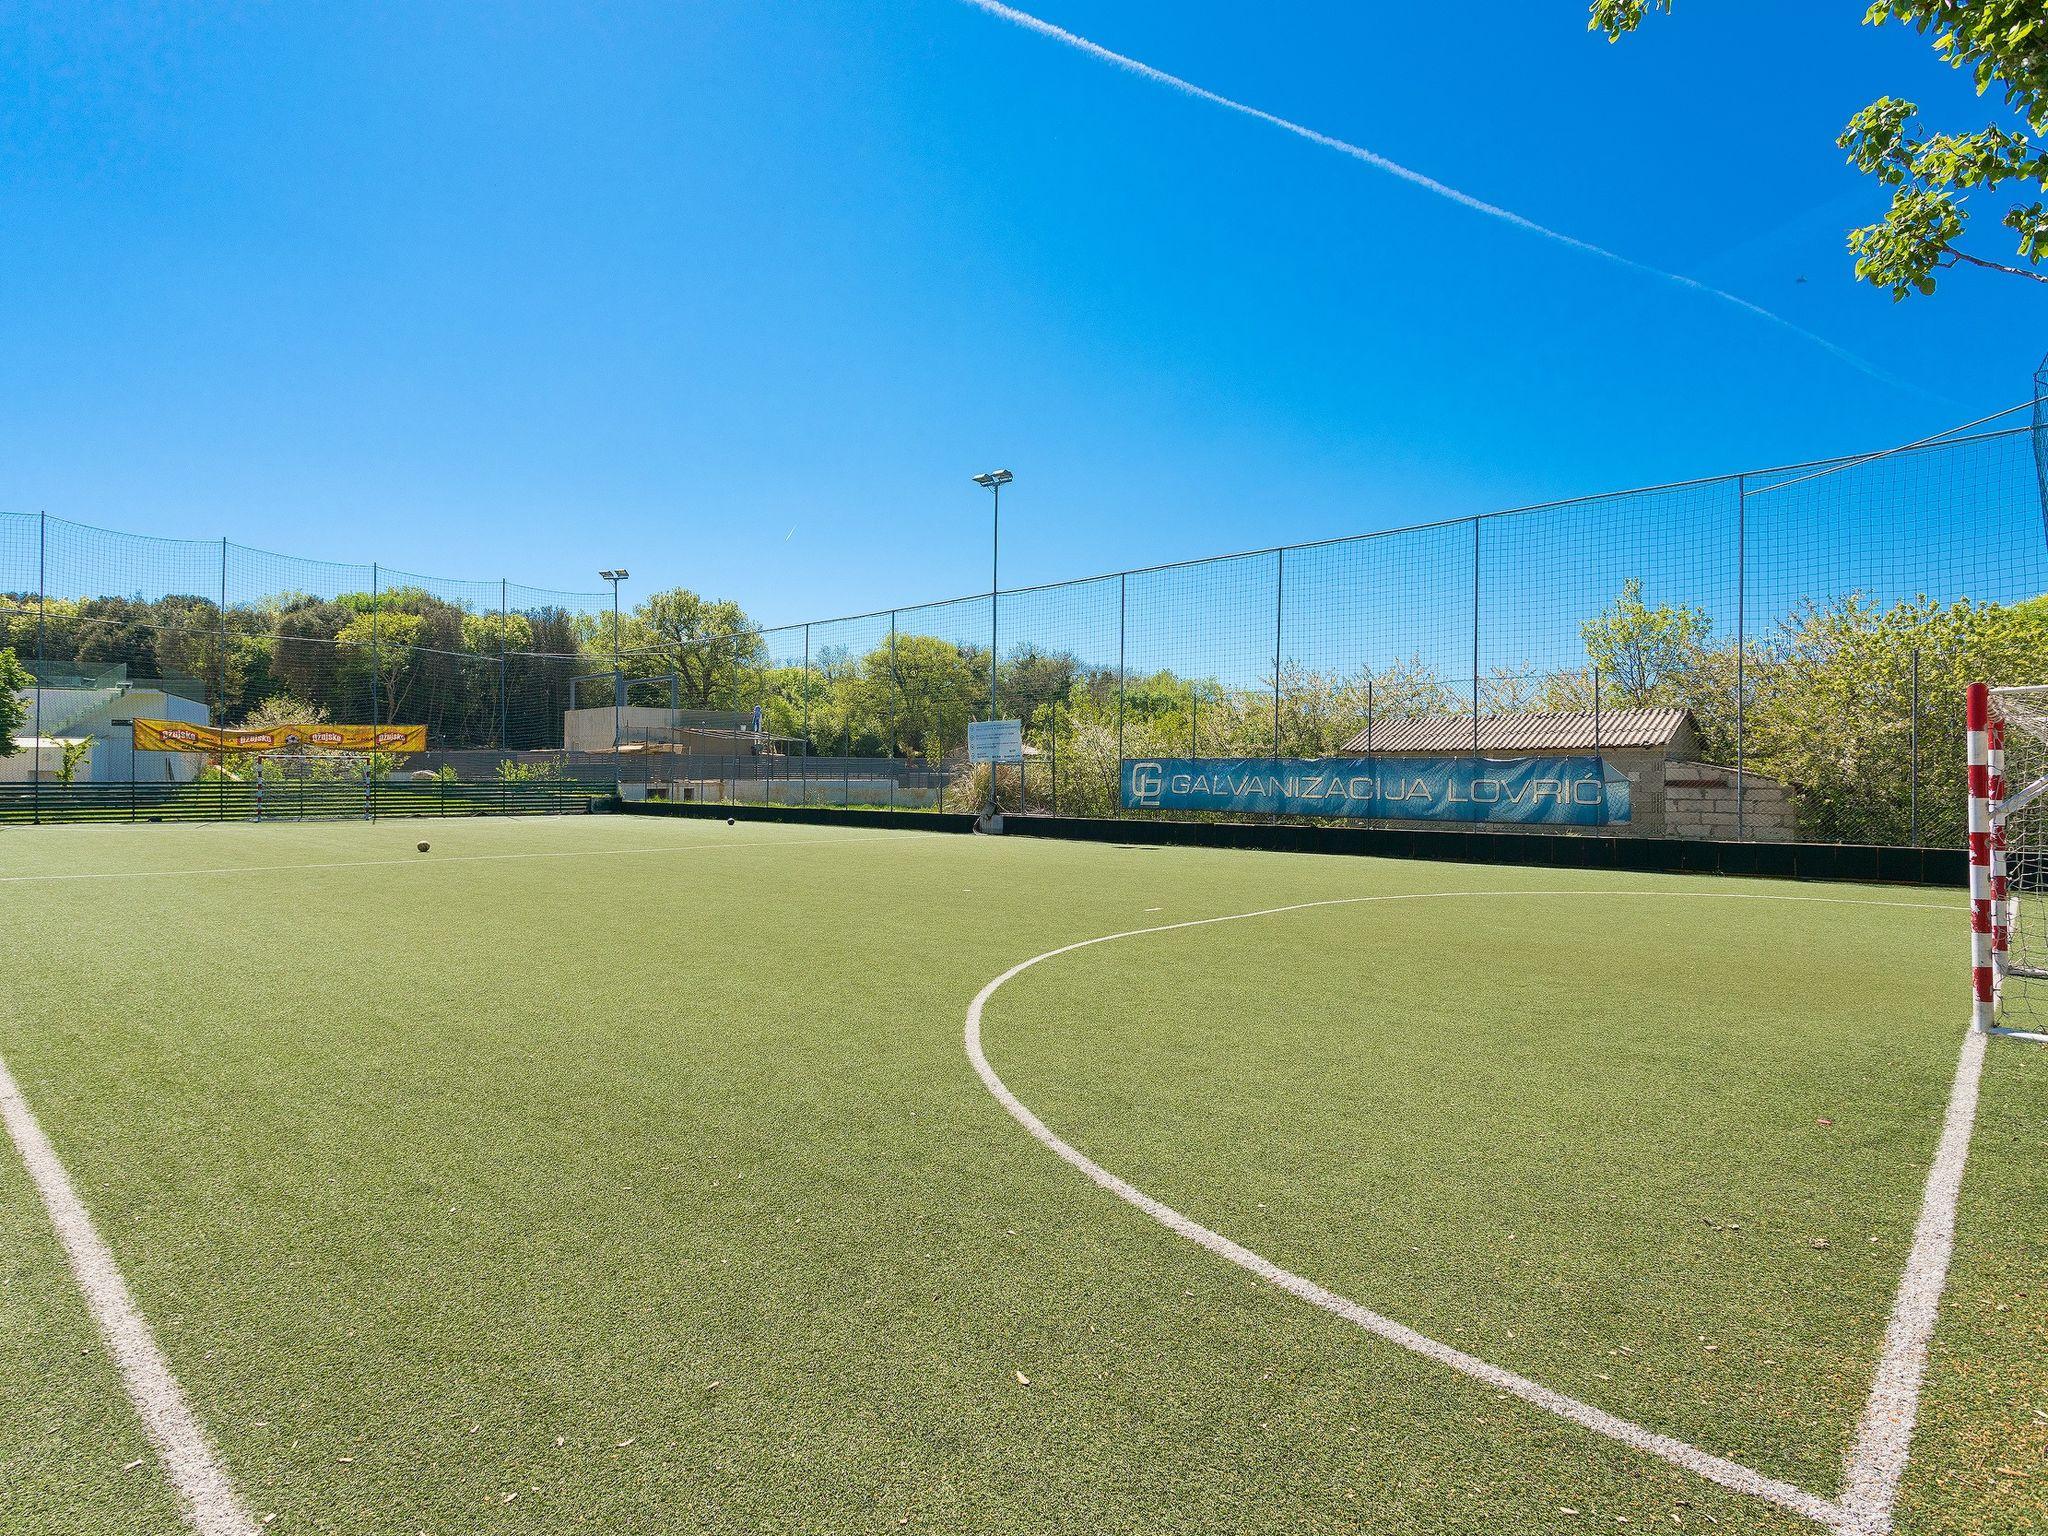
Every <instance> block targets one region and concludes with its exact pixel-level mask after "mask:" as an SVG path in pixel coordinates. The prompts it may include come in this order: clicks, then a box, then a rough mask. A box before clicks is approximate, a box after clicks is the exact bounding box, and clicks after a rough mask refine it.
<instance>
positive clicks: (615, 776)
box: [572, 566, 633, 784]
mask: <svg viewBox="0 0 2048 1536" xmlns="http://www.w3.org/2000/svg"><path fill="white" fill-rule="evenodd" d="M597 574H598V579H599V580H601V581H608V582H610V583H611V584H612V783H613V784H617V783H618V782H619V781H620V777H621V771H620V770H621V768H622V767H623V765H622V764H621V763H620V761H619V728H620V726H619V717H620V714H621V712H622V711H623V710H624V708H625V703H626V671H625V666H624V663H623V662H622V661H621V659H620V644H619V583H620V582H622V581H624V580H625V579H626V578H627V577H628V576H630V575H632V574H633V573H632V572H631V571H629V570H627V569H626V568H625V567H624V566H620V567H619V568H618V569H617V570H615V571H599V572H598V573H597ZM572 702H573V701H572Z"/></svg>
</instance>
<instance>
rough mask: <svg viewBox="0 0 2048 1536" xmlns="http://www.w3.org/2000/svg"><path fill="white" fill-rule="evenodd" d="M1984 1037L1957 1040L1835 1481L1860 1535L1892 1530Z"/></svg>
mask: <svg viewBox="0 0 2048 1536" xmlns="http://www.w3.org/2000/svg"><path fill="white" fill-rule="evenodd" d="M1984 1042H1985V1036H1983V1035H1981V1034H1979V1033H1978V1032H1977V1031H1976V1030H1971V1031H1970V1032H1969V1034H1968V1035H1966V1036H1965V1037H1964V1039H1963V1054H1962V1059H1961V1060H1960V1061H1958V1062H1957V1063H1956V1080H1955V1086H1954V1087H1953V1088H1952V1089H1950V1090H1949V1098H1948V1114H1947V1117H1946V1118H1945V1119H1944V1120H1943V1122H1942V1127H1941V1145H1940V1147H1939V1149H1938V1150H1937V1151H1936V1152H1935V1155H1934V1166H1933V1167H1932V1168H1930V1169H1929V1170H1928V1171H1927V1189H1926V1193H1925V1194H1924V1195H1923V1196H1922V1197H1921V1202H1920V1220H1919V1222H1918V1224H1917V1225H1915V1227H1914V1228H1913V1247H1912V1249H1911V1251H1910V1252H1909V1253H1908V1254H1907V1257H1906V1273H1905V1274H1904V1276H1903V1277H1901V1279H1900V1281H1899V1291H1898V1295H1897V1296H1896V1297H1895V1298H1894V1299H1893V1302H1892V1316H1891V1322H1890V1323H1889V1324H1888V1325H1887V1326H1886V1328H1885V1331H1884V1353H1883V1354H1882V1355H1881V1356H1880V1357H1879V1359H1878V1365H1877V1377H1876V1379H1875V1380H1874V1381H1872V1383H1871V1385H1870V1401H1869V1403H1868V1404H1867V1405H1866V1406H1865V1407H1864V1410H1863V1419H1862V1422H1861V1423H1860V1424H1858V1425H1857V1428H1856V1443H1855V1445H1854V1446H1853V1447H1852V1448H1851V1449H1850V1451H1849V1455H1848V1459H1847V1462H1846V1464H1845V1467H1844V1470H1843V1474H1842V1503H1843V1504H1844V1505H1845V1506H1846V1507H1847V1508H1848V1509H1849V1510H1850V1511H1851V1513H1852V1514H1853V1515H1855V1516H1857V1517H1859V1518H1860V1519H1861V1521H1862V1526H1861V1528H1862V1529H1865V1530H1869V1531H1872V1532H1882V1531H1885V1530H1889V1529H1890V1528H1891V1510H1892V1505H1893V1503H1894V1502H1895V1501H1896V1500H1897V1498H1898V1496H1899V1481H1900V1479H1901V1478H1903V1477H1904V1476H1905V1475H1906V1458H1907V1455H1908V1453H1909V1452H1910V1451H1911V1449H1912V1444H1913V1424H1914V1420H1915V1418H1916V1417H1917V1416H1918V1414H1919V1409H1920V1384H1921V1382H1922V1380H1923V1379H1924V1378H1925V1377H1926V1375H1927V1345H1928V1341H1929V1340H1930V1339H1932V1338H1933V1337H1934V1316H1935V1312H1936V1310H1937V1309H1938V1308H1939V1307H1940V1305H1941V1291H1942V1286H1943V1285H1944V1284H1945V1283H1946V1281H1947V1279H1948V1264H1949V1258H1950V1255H1951V1254H1953V1252H1954V1251H1955V1236H1956V1200H1957V1197H1958V1196H1959V1195H1960V1194H1961V1193H1962V1188H1963V1165H1964V1163H1965V1162H1966V1161H1967V1160H1968V1158H1969V1155H1970V1133H1971V1129H1972V1127H1973V1126H1974V1125H1975V1124H1976V1120H1977V1085H1978V1082H1979V1080H1980V1079H1981V1078H1982V1077H1983V1075H1984Z"/></svg>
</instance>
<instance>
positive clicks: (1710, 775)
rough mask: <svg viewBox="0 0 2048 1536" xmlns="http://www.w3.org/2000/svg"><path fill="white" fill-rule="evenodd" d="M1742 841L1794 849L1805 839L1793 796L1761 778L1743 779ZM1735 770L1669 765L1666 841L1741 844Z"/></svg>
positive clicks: (1666, 775) (1705, 765) (1749, 776)
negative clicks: (1793, 843)
mask: <svg viewBox="0 0 2048 1536" xmlns="http://www.w3.org/2000/svg"><path fill="white" fill-rule="evenodd" d="M1740 820H1741V836H1742V837H1743V838H1745V839H1746V840H1748V841H1750V842H1758V843H1788V842H1791V841H1792V840H1793V839H1794V838H1796V837H1797V836H1798V834H1799V807H1798V804H1797V803H1796V802H1795V801H1794V800H1793V798H1792V792H1791V791H1790V790H1788V789H1787V788H1786V787H1785V786H1784V785H1782V784H1780V783H1779V782H1778V781H1777V780H1775V779H1767V778H1764V777H1763V776H1761V775H1760V774H1754V773H1745V774H1743V776H1742V815H1741V818H1740ZM1736 822H1737V817H1736V814H1735V770H1734V769H1733V768H1723V767H1719V766H1717V765H1715V764H1712V763H1666V764H1665V765H1664V826H1663V835H1664V836H1666V837H1695V838H1705V839H1708V840H1710V841H1717V842H1726V841H1731V840H1732V839H1734V838H1735V836H1736V835H1737V834H1736Z"/></svg>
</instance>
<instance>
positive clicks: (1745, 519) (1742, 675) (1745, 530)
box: [1735, 475, 1749, 842]
mask: <svg viewBox="0 0 2048 1536" xmlns="http://www.w3.org/2000/svg"><path fill="white" fill-rule="evenodd" d="M1748 660H1749V477H1748V476H1747V475H1737V476H1736V477H1735V840H1736V841H1737V842H1740V841H1742V833H1743V824H1742V802H1743V799H1744V796H1743V793H1742V771H1743V766H1744V764H1743V746H1744V741H1743V725H1744V721H1743V715H1744V712H1745V710H1746V708H1747V706H1748V693H1749V677H1748Z"/></svg>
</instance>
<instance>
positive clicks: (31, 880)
mask: <svg viewBox="0 0 2048 1536" xmlns="http://www.w3.org/2000/svg"><path fill="white" fill-rule="evenodd" d="M885 835H886V834H885ZM916 835H918V836H926V837H929V836H932V835H934V834H931V833H920V834H916ZM876 841H878V838H876V837H872V836H870V837H805V838H798V837H789V838H781V839H778V840H776V841H774V842H743V841H734V842H729V843H727V842H718V841H716V840H714V839H712V838H704V839H701V840H699V841H696V842H688V843H671V844H670V845H668V846H667V847H665V848H562V849H553V850H542V851H540V852H533V853H441V854H433V853H416V854H414V855H413V856H412V857H411V858H409V859H330V860H326V861H324V862H320V863H307V864H220V865H215V866H212V867H210V868H205V869H109V870H95V871H87V872H84V873H80V874H64V875H0V885H32V884H36V883H38V882H46V881H47V882H55V881H64V880H186V879H191V878H193V877H195V876H198V875H275V874H289V873H291V872H292V871H293V870H299V869H386V868H396V867H398V866H400V865H405V866H408V867H411V868H416V869H431V868H433V867H434V866H435V865H437V864H478V863H490V862H493V861H500V860H512V859H609V858H617V857H625V856H629V855H642V854H659V853H705V852H716V853H736V852H760V851H761V850H763V849H769V848H823V847H826V846H828V845H830V844H832V843H872V842H876Z"/></svg>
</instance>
